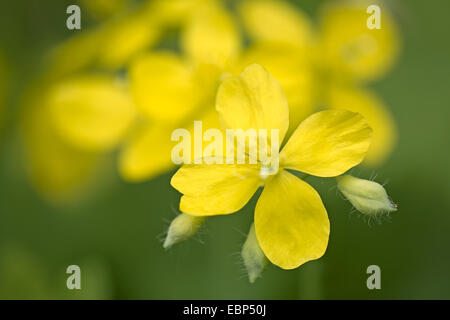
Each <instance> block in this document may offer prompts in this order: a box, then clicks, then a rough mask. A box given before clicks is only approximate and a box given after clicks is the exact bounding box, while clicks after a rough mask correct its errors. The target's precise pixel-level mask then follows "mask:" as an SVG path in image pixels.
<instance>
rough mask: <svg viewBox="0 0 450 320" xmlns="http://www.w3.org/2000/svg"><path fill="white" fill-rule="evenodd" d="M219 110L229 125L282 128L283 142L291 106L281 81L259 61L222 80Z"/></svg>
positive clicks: (223, 119) (217, 102) (226, 124)
mask: <svg viewBox="0 0 450 320" xmlns="http://www.w3.org/2000/svg"><path fill="white" fill-rule="evenodd" d="M216 110H217V111H218V112H219V118H220V120H221V122H222V123H223V125H224V126H225V127H226V128H231V129H243V130H247V129H255V130H258V129H267V130H268V136H270V132H271V131H270V130H271V129H278V130H279V140H280V141H279V143H280V145H281V142H282V141H283V138H284V136H285V134H286V131H287V129H288V126H289V108H288V104H287V100H286V96H285V95H284V92H283V89H282V88H281V86H280V84H279V83H278V82H277V80H275V78H273V77H272V76H271V75H270V74H269V73H268V72H267V71H266V70H264V68H263V67H262V66H260V65H258V64H253V65H250V66H248V67H247V68H246V69H245V70H244V71H243V72H242V73H241V74H240V75H239V76H238V77H232V76H228V77H226V78H224V80H223V81H222V83H221V85H220V87H219V90H218V93H217V99H216Z"/></svg>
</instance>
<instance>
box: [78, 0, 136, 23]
mask: <svg viewBox="0 0 450 320" xmlns="http://www.w3.org/2000/svg"><path fill="white" fill-rule="evenodd" d="M81 1H82V7H83V9H86V10H88V11H89V13H90V14H92V15H93V16H94V17H95V18H98V19H103V18H107V17H110V16H112V15H114V14H117V13H120V12H121V11H122V10H124V9H125V8H126V5H127V2H129V1H128V0H95V1H92V0H81Z"/></svg>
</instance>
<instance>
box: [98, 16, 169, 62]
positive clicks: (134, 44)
mask: <svg viewBox="0 0 450 320" xmlns="http://www.w3.org/2000/svg"><path fill="white" fill-rule="evenodd" d="M160 33H161V30H160V29H159V28H158V26H156V25H154V24H153V23H152V19H151V17H150V16H149V15H148V14H146V12H145V11H138V12H136V13H131V14H128V15H126V16H124V17H122V18H121V19H118V20H114V21H111V22H109V23H108V24H107V25H105V27H104V29H103V30H102V39H101V43H100V45H99V63H100V64H101V65H102V66H105V67H108V68H120V67H123V66H125V65H126V64H127V63H128V62H129V61H130V59H131V58H133V57H134V56H136V55H137V54H139V53H141V52H143V51H144V50H145V49H147V48H148V47H150V46H151V45H153V44H155V43H156V41H157V40H158V38H159V35H160Z"/></svg>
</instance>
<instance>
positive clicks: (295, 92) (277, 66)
mask: <svg viewBox="0 0 450 320" xmlns="http://www.w3.org/2000/svg"><path fill="white" fill-rule="evenodd" d="M240 60H241V61H240V65H242V66H243V67H245V66H248V65H250V64H253V63H258V64H260V65H262V66H263V67H264V68H265V69H266V70H267V71H268V72H269V73H270V74H271V75H272V76H273V77H274V78H275V79H277V80H278V81H279V82H280V84H281V87H282V88H283V90H284V92H285V93H286V98H287V101H288V104H289V129H290V130H294V129H295V128H297V126H298V125H299V123H300V122H301V120H303V119H305V118H306V116H308V115H310V114H311V113H312V111H313V109H314V98H315V90H316V83H315V79H314V73H313V70H312V67H311V62H310V61H309V57H307V56H306V53H305V50H303V49H300V48H298V47H296V46H292V45H290V44H280V43H275V42H264V43H263V42H261V43H259V44H256V45H253V46H251V47H250V48H249V49H248V50H247V51H246V52H245V53H244V55H243V56H242V57H241V59H240Z"/></svg>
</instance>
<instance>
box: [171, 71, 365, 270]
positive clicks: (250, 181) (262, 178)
mask: <svg viewBox="0 0 450 320" xmlns="http://www.w3.org/2000/svg"><path fill="white" fill-rule="evenodd" d="M216 109H217V111H218V113H219V117H220V119H221V122H222V123H223V124H224V126H225V127H226V128H231V129H238V128H240V129H244V130H246V129H250V128H252V129H256V130H258V129H266V130H267V129H278V130H279V138H280V141H282V140H283V139H284V137H285V134H286V132H287V130H288V125H289V109H288V104H287V101H286V98H285V96H284V93H283V90H282V88H281V86H280V85H279V83H278V82H277V81H276V80H275V79H274V78H273V77H272V76H271V75H270V74H269V73H268V72H267V71H265V70H264V69H263V68H262V67H261V66H260V65H256V64H254V65H251V66H249V67H247V68H246V69H245V70H244V71H243V72H242V73H241V74H240V75H239V76H238V77H232V76H230V77H226V78H225V79H224V80H223V81H222V83H221V85H220V87H219V90H218V94H217V100H216ZM371 135H372V129H371V128H370V127H369V126H368V125H367V123H366V121H365V120H364V118H363V117H362V116H361V115H359V114H357V113H353V112H350V111H344V110H328V111H322V112H318V113H315V114H313V115H311V116H310V117H308V118H307V119H306V120H304V121H303V122H302V123H301V124H300V125H299V126H298V127H297V129H296V130H295V131H294V133H293V134H292V136H291V137H290V138H289V140H288V141H287V143H286V144H285V146H284V147H283V148H282V150H281V153H280V159H279V162H280V169H279V171H278V172H277V173H275V174H273V175H271V176H267V175H265V174H264V173H265V170H264V169H265V168H264V167H263V165H262V164H261V163H258V164H210V165H208V164H199V165H184V166H183V167H181V168H180V169H179V170H178V171H177V172H176V174H175V175H174V176H173V177H172V181H171V184H172V186H173V187H174V188H175V189H177V190H178V191H180V192H181V193H182V194H183V196H182V198H181V201H180V211H182V212H184V213H187V214H190V215H193V216H211V215H220V214H230V213H234V212H236V211H238V210H239V209H241V208H242V207H243V206H244V205H245V204H246V203H247V202H248V201H249V200H250V198H251V197H252V195H253V194H254V193H255V192H256V190H257V189H258V188H259V187H260V186H263V185H264V190H263V192H262V194H261V196H260V198H259V199H258V202H257V205H256V208H255V218H254V219H255V232H256V237H257V240H258V243H259V245H260V247H261V249H262V251H263V252H264V254H265V255H266V256H267V258H268V259H269V260H270V261H271V262H272V263H273V264H276V265H278V266H280V267H281V268H283V269H293V268H296V267H298V266H300V265H301V264H303V263H305V262H307V261H309V260H313V259H318V258H320V257H321V256H322V255H323V254H324V252H325V250H326V247H327V244H328V236H329V232H330V225H329V220H328V216H327V212H326V210H325V207H324V205H323V203H322V200H321V198H320V196H319V194H318V193H317V192H316V191H315V190H314V189H313V188H312V187H311V186H310V185H309V184H308V183H306V182H305V181H303V180H301V179H299V178H297V177H296V176H295V175H293V174H292V173H290V172H289V171H288V170H287V169H291V170H296V171H301V172H304V173H307V174H310V175H315V176H319V177H334V176H338V175H341V174H343V173H344V172H346V171H347V170H349V169H350V168H352V167H354V166H356V165H357V164H359V163H360V162H361V161H362V160H363V158H364V155H365V154H366V152H367V150H368V148H369V145H370V137H371Z"/></svg>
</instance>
